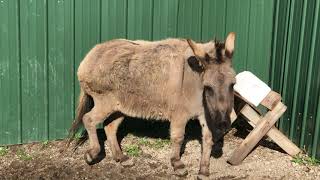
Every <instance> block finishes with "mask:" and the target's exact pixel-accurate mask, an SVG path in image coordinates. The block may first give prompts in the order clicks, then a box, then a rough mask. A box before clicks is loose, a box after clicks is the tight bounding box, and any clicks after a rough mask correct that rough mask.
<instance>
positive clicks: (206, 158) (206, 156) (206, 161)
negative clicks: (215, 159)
mask: <svg viewBox="0 0 320 180" xmlns="http://www.w3.org/2000/svg"><path fill="white" fill-rule="evenodd" d="M199 121H200V125H201V127H202V155H201V161H200V170H199V174H201V175H204V176H209V175H210V172H209V166H210V155H211V150H212V145H213V141H212V133H211V131H210V130H209V128H208V125H207V121H206V119H205V116H204V115H201V116H199Z"/></svg>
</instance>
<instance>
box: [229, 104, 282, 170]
mask: <svg viewBox="0 0 320 180" xmlns="http://www.w3.org/2000/svg"><path fill="white" fill-rule="evenodd" d="M286 109H287V107H286V106H285V105H284V104H282V103H281V102H279V103H278V104H277V105H276V106H275V108H274V109H273V110H272V111H269V112H268V113H267V114H266V115H265V116H264V117H263V118H262V120H261V121H260V123H258V124H257V126H256V128H254V129H253V130H252V131H251V132H250V134H249V135H248V136H247V137H246V139H245V140H243V142H242V143H241V145H240V147H239V148H238V149H236V150H235V151H234V152H233V155H232V156H231V158H230V159H229V160H228V162H229V163H230V164H232V165H237V164H240V163H241V162H242V160H243V159H244V158H245V157H246V156H247V155H248V154H249V153H250V151H251V150H252V149H253V148H254V147H255V146H256V144H257V143H258V142H259V141H260V140H261V139H262V137H263V136H264V135H265V134H266V133H267V132H268V131H269V130H270V128H271V127H272V126H273V125H274V124H275V123H276V122H277V120H278V119H279V118H280V117H281V115H282V114H283V113H284V112H285V111H286Z"/></svg>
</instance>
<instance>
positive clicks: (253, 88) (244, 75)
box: [234, 71, 271, 106]
mask: <svg viewBox="0 0 320 180" xmlns="http://www.w3.org/2000/svg"><path fill="white" fill-rule="evenodd" d="M236 81H237V82H236V84H235V85H234V90H235V91H236V92H238V93H239V94H240V95H241V96H242V97H244V98H245V99H246V100H248V101H249V102H250V103H252V104H253V105H255V106H258V105H259V104H260V103H261V101H262V100H263V99H264V98H265V97H266V96H267V95H268V93H269V92H270V91H271V88H270V87H269V86H268V85H267V84H265V83H264V82H263V81H261V80H260V79H259V78H257V76H255V75H254V74H252V73H251V72H249V71H243V72H241V73H239V74H237V76H236Z"/></svg>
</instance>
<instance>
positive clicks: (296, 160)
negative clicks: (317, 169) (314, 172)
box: [291, 155, 320, 166]
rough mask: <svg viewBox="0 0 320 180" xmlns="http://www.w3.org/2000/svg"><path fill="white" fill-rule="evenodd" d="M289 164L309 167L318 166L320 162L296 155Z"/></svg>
mask: <svg viewBox="0 0 320 180" xmlns="http://www.w3.org/2000/svg"><path fill="white" fill-rule="evenodd" d="M291 162H293V163H296V164H300V165H311V166H319V165H320V160H318V159H315V158H312V157H309V156H307V155H296V156H294V157H293V159H292V160H291Z"/></svg>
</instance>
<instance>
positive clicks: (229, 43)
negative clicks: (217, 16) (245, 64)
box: [225, 32, 236, 58]
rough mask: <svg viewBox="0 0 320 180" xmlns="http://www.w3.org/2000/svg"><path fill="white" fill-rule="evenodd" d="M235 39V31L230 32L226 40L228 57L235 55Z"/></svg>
mask: <svg viewBox="0 0 320 180" xmlns="http://www.w3.org/2000/svg"><path fill="white" fill-rule="evenodd" d="M235 39H236V34H235V33H234V32H231V33H229V34H228V36H227V39H226V41H225V50H226V56H227V57H228V58H232V56H233V51H234V43H235Z"/></svg>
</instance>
